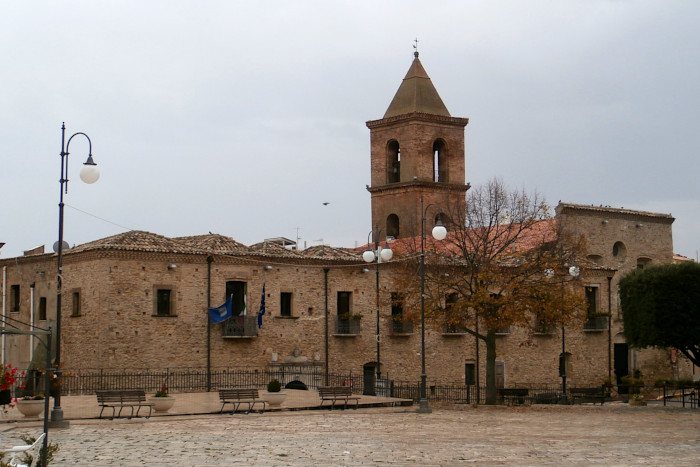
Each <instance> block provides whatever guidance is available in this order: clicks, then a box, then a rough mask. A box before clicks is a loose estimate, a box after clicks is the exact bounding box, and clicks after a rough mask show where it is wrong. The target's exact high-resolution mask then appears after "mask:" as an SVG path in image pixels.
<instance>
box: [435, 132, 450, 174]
mask: <svg viewBox="0 0 700 467" xmlns="http://www.w3.org/2000/svg"><path fill="white" fill-rule="evenodd" d="M448 174H449V171H448V170H447V145H446V144H445V141H443V140H441V139H437V140H435V142H434V143H433V181H435V182H442V183H447V182H449V177H448Z"/></svg>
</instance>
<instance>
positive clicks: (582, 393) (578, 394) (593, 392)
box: [569, 386, 605, 405]
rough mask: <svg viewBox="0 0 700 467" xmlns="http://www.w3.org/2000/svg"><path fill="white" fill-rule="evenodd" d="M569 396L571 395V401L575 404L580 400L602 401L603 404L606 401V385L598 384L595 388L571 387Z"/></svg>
mask: <svg viewBox="0 0 700 467" xmlns="http://www.w3.org/2000/svg"><path fill="white" fill-rule="evenodd" d="M569 396H570V397H571V403H572V404H575V403H576V402H577V401H579V402H593V404H595V403H596V402H600V405H603V403H604V402H605V387H603V386H598V387H593V388H570V389H569Z"/></svg>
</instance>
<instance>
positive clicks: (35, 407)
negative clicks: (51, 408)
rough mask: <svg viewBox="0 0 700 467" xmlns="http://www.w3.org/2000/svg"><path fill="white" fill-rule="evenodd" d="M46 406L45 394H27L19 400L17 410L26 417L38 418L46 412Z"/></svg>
mask: <svg viewBox="0 0 700 467" xmlns="http://www.w3.org/2000/svg"><path fill="white" fill-rule="evenodd" d="M44 404H45V402H44V395H43V394H37V395H35V396H32V395H28V394H25V395H24V396H23V397H22V398H21V399H18V400H17V410H19V411H20V412H21V413H22V415H24V416H25V417H38V416H39V414H41V412H43V411H44Z"/></svg>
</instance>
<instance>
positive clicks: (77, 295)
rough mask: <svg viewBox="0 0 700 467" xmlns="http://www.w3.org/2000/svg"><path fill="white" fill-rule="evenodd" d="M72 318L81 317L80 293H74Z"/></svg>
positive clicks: (76, 291) (77, 291)
mask: <svg viewBox="0 0 700 467" xmlns="http://www.w3.org/2000/svg"><path fill="white" fill-rule="evenodd" d="M70 315H71V316H80V291H79V290H74V291H73V309H72V310H71V314H70Z"/></svg>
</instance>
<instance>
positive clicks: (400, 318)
mask: <svg viewBox="0 0 700 467" xmlns="http://www.w3.org/2000/svg"><path fill="white" fill-rule="evenodd" d="M403 305H404V297H403V294H401V293H399V292H392V293H391V326H392V331H393V332H394V333H395V334H411V333H412V332H413V323H412V322H411V321H406V320H404V314H403Z"/></svg>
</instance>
